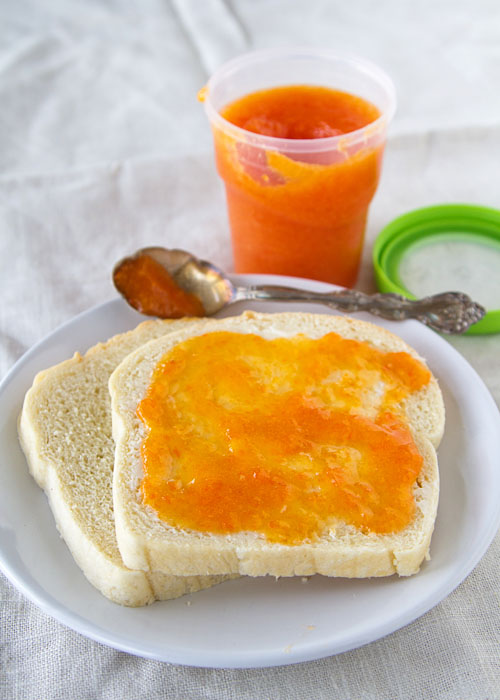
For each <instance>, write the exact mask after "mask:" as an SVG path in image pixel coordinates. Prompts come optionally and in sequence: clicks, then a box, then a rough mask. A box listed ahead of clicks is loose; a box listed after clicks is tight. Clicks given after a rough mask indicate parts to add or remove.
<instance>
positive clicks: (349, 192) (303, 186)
mask: <svg viewBox="0 0 500 700" xmlns="http://www.w3.org/2000/svg"><path fill="white" fill-rule="evenodd" d="M292 79H298V80H297V82H295V81H294V82H292ZM299 80H300V82H298V81H299ZM201 99H203V100H204V102H205V105H206V110H207V114H208V116H209V119H210V122H211V125H212V130H213V135H214V143H215V157H216V163H217V168H218V171H219V174H220V175H221V177H222V179H223V181H224V184H225V187H226V199H227V206H228V215H229V222H230V228H231V236H232V244H233V253H234V262H235V269H236V271H237V272H251V273H274V274H284V275H293V276H300V277H308V278H314V279H320V280H324V281H327V282H333V283H336V284H340V285H344V286H352V285H353V284H354V283H355V281H356V277H357V273H358V268H359V263H360V257H361V253H362V248H363V240H364V233H365V227H366V219H367V214H368V206H369V204H370V202H371V200H372V198H373V195H374V194H375V191H376V189H377V185H378V181H379V176H380V169H381V161H382V153H383V149H384V145H385V134H386V127H387V123H388V121H389V119H390V117H391V116H392V110H393V107H394V104H393V103H394V97H393V93H392V85H391V84H390V81H388V79H387V78H386V77H385V76H384V75H383V74H381V72H378V69H376V68H375V67H373V66H371V64H366V63H365V62H362V61H360V60H359V59H343V58H341V57H338V56H336V55H335V54H331V53H330V52H317V51H314V50H302V51H296V52H293V51H292V52H291V53H290V52H289V51H288V50H284V51H280V50H278V51H271V52H265V51H264V52H257V53H255V54H250V55H248V56H245V57H242V58H240V59H236V61H233V62H230V63H229V64H227V65H226V66H224V67H223V68H221V69H220V70H219V71H218V72H217V73H216V74H215V75H214V76H213V78H212V79H211V80H210V81H209V83H208V86H207V89H206V90H205V91H203V95H202V97H201Z"/></svg>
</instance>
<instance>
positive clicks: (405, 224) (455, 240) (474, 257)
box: [373, 204, 500, 335]
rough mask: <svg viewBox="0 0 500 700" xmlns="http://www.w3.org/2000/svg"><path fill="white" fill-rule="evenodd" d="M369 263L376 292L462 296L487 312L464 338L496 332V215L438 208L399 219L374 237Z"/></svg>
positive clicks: (499, 301)
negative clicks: (370, 262)
mask: <svg viewBox="0 0 500 700" xmlns="http://www.w3.org/2000/svg"><path fill="white" fill-rule="evenodd" d="M373 264H374V268H375V279H376V282H377V286H378V288H379V290H380V291H381V292H395V293H396V294H402V295H403V296H406V297H408V298H410V299H416V298H420V297H424V296H428V295H429V294H438V293H439V292H465V293H466V294H468V295H469V296H470V297H471V299H473V300H474V301H476V302H478V303H479V304H481V305H482V306H484V307H485V309H486V315H485V316H484V317H483V318H482V319H481V320H480V321H478V323H475V324H474V325H473V326H471V327H470V329H469V330H468V331H467V334H468V335H480V334H486V333H499V332H500V211H499V210H497V209H490V208H488V207H480V206H475V205H471V204H441V205H438V206H432V207H425V208H423V209H416V210H415V211H412V212H409V213H408V214H404V215H403V216H400V217H398V218H397V219H395V220H394V221H392V222H391V223H390V224H388V226H386V227H385V228H384V229H383V230H382V231H381V232H380V234H379V235H378V237H377V239H376V241H375V244H374V248H373Z"/></svg>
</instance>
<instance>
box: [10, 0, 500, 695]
mask: <svg viewBox="0 0 500 700" xmlns="http://www.w3.org/2000/svg"><path fill="white" fill-rule="evenodd" d="M284 45H310V46H321V47H329V48H335V49H338V50H344V51H345V50H347V51H351V52H354V53H358V54H361V55H364V56H366V57H367V58H369V59H371V60H373V61H375V62H376V63H378V64H379V65H381V66H382V67H383V68H385V69H386V70H387V71H388V72H389V73H390V74H391V76H392V77H393V79H394V81H395V83H396V87H397V92H398V111H397V114H396V117H395V119H394V122H393V124H392V126H391V130H390V139H389V144H388V147H387V153H386V158H385V163H384V171H383V177H382V181H381V184H380V188H379V191H378V193H377V195H376V198H375V200H374V202H373V206H372V209H371V213H370V220H369V227H368V233H367V242H366V249H365V256H364V262H363V268H362V273H361V275H360V279H359V281H358V285H357V286H358V288H360V289H363V290H365V291H374V290H375V286H374V281H373V273H372V267H371V247H372V244H373V240H374V238H375V236H376V235H377V233H378V232H379V231H380V230H381V228H382V227H383V226H384V225H385V224H387V223H388V222H389V221H390V220H391V219H393V218H394V217H395V216H397V215H399V214H401V213H404V212H406V211H409V210H411V209H414V208H416V207H419V206H424V205H428V204H433V203H444V202H469V203H479V204H484V205H488V206H493V207H498V206H500V89H499V85H500V4H499V3H498V2H497V0H455V1H454V2H450V1H449V0H435V1H433V0H423V1H421V2H412V3H410V2H408V1H407V0H401V1H398V0H378V2H373V0H353V1H352V2H345V0H344V1H341V0H307V2H305V1H304V2H302V1H301V0H266V1H264V0H142V2H137V3H133V2H127V1H126V0H87V2H78V1H77V0H73V1H72V0H52V1H51V2H36V0H17V1H16V2H8V0H6V1H5V2H3V3H1V5H0V251H1V255H0V285H1V302H0V373H1V375H2V376H4V375H5V374H6V372H7V371H8V370H9V369H10V367H11V366H12V365H13V364H14V363H15V362H16V360H18V358H20V357H21V355H22V354H23V353H24V352H25V351H26V350H27V349H28V348H30V346H32V345H33V344H34V343H35V342H37V341H38V340H40V339H41V338H43V337H44V336H45V335H47V334H48V333H50V332H51V331H53V330H54V329H55V328H56V327H57V326H59V325H60V324H61V323H63V322H64V321H66V320H68V319H70V318H72V317H73V316H74V315H75V314H77V313H79V312H81V311H83V310H85V309H88V308H90V307H91V306H93V305H95V304H98V303H100V302H103V301H106V300H108V299H112V298H114V296H115V292H114V290H113V287H112V284H111V282H110V270H111V268H112V265H113V263H114V262H115V261H116V260H117V259H118V258H120V257H122V256H123V255H125V254H127V253H129V252H131V251H133V250H135V249H136V248H139V247H141V246H143V245H154V244H159V245H165V246H168V247H182V248H186V249H189V250H193V251H195V252H197V253H198V254H200V255H201V256H202V257H206V258H208V259H211V260H213V261H214V262H215V263H217V264H219V265H220V266H221V267H223V268H225V269H227V270H231V266H232V259H231V249H230V245H229V235H228V225H227V220H226V212H225V204H224V198H223V191H222V186H221V184H220V182H219V180H218V179H217V175H216V173H215V168H214V164H213V157H212V144H211V136H210V133H209V128H208V125H207V123H206V119H205V115H204V113H203V109H202V107H201V105H200V104H199V103H198V102H197V97H196V95H197V91H198V90H199V89H200V88H201V87H202V86H203V84H204V83H205V81H206V79H207V77H208V75H209V74H210V73H211V71H213V70H214V68H216V67H217V66H218V65H220V64H221V63H222V62H223V61H225V60H226V59H228V58H231V57H232V56H235V55H237V54H238V53H241V52H244V51H246V50H249V49H255V48H264V47H273V46H284ZM499 273H500V271H499ZM103 340H104V339H103ZM449 342H450V343H452V344H453V345H454V346H455V348H457V349H458V350H459V352H460V353H462V354H463V355H464V356H465V357H466V359H467V360H468V361H469V362H470V364H471V365H472V366H473V367H474V368H475V369H476V370H477V372H478V373H479V375H480V376H481V377H482V379H483V380H484V382H485V383H486V385H487V386H488V388H489V390H490V391H491V393H492V395H493V397H494V399H495V400H496V402H497V405H498V404H499V403H500V371H499V370H500V335H491V336H483V337H480V336H476V337H461V338H452V339H450V341H449ZM499 468H500V461H499ZM0 469H1V465H0ZM498 497H499V498H500V494H499V495H498ZM499 581H500V540H499V537H498V535H497V537H496V539H495V540H494V542H493V543H492V545H491V546H490V548H489V550H488V551H487V553H486V554H485V556H484V557H483V559H482V560H481V561H480V563H479V564H478V565H477V567H476V568H475V569H474V571H473V572H472V573H471V574H470V575H469V576H468V577H467V579H466V580H465V581H464V582H463V583H462V584H461V585H460V586H459V587H458V588H457V589H456V590H455V591H454V592H453V593H452V594H451V595H449V596H448V597H447V598H446V599H445V600H444V601H442V602H441V603H440V604H439V605H437V606H436V607H435V608H434V609H432V610H431V611H430V612H428V613H427V614H425V615H424V616H423V617H421V618H420V619H418V620H416V621H415V622H413V623H412V624H410V625H408V626H406V627H405V628H403V629H401V630H399V631H397V632H394V633H392V634H390V635H389V636H387V637H385V638H383V639H380V640H378V641H376V642H373V643H371V644H368V645H366V646H364V647H361V648H359V649H356V650H353V651H350V652H346V653H343V654H340V655H338V656H333V657H330V658H326V659H322V660H318V661H314V662H309V663H302V664H297V665H294V666H283V667H279V668H267V669H252V670H224V669H201V668H189V667H184V666H175V665H171V664H168V663H161V662H156V661H151V660H146V659H141V658H137V657H134V656H130V655H128V654H126V653H123V652H119V651H115V650H114V649H111V648H108V647H105V646H103V645H100V644H99V643H97V642H94V641H91V640H89V639H87V638H85V637H83V636H81V635H79V634H78V633H76V632H73V631H71V630H69V629H67V628H65V627H64V626H62V625H61V624H59V623H58V622H56V621H55V620H53V619H51V618H50V617H49V616H47V615H46V614H45V613H44V612H42V611H40V610H39V609H37V608H36V607H35V606H34V605H33V604H32V603H31V602H29V601H28V600H26V599H25V598H24V597H23V596H22V594H21V593H19V592H18V591H17V590H16V589H15V588H14V587H13V586H12V585H11V583H10V582H9V581H8V580H7V579H6V578H5V577H4V576H0V598H1V625H0V697H1V698H5V700H14V699H15V700H18V699H23V700H24V699H30V700H31V699H33V700H35V699H37V700H38V699H42V698H43V699H44V700H56V699H60V698H72V699H73V698H74V699H75V700H78V699H84V698H85V699H87V698H88V699H89V700H90V699H99V700H100V699H103V700H104V699H106V700H108V699H109V700H111V699H115V698H116V699H120V700H128V699H129V698H130V699H132V698H133V699H138V698H145V699H146V698H147V699H148V700H154V699H156V698H179V699H193V700H194V699H198V698H200V699H201V698H213V699H214V700H215V699H217V700H219V699H221V700H226V699H227V700H229V699H233V698H245V699H247V698H248V699H252V700H255V699H261V698H262V699H264V698H265V699H267V698H269V699H278V698H286V699H287V700H305V699H307V700H309V699H311V700H313V699H314V700H320V699H323V698H325V699H333V698H335V699H336V700H342V699H344V698H345V699H351V698H352V699H353V700H354V699H356V700H371V699H374V698H383V699H384V700H385V699H388V698H401V699H404V700H410V699H413V698H414V699H415V700H420V699H424V698H425V699H426V700H427V699H429V698H442V699H443V700H445V699H446V700H469V699H472V698H474V699H476V698H477V699H480V700H494V699H498V698H500V587H499Z"/></svg>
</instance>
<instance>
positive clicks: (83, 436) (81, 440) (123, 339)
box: [19, 321, 227, 606]
mask: <svg viewBox="0 0 500 700" xmlns="http://www.w3.org/2000/svg"><path fill="white" fill-rule="evenodd" d="M203 323H204V321H146V322H144V323H142V324H140V325H139V326H138V327H137V328H136V329H134V330H132V331H130V332H128V333H123V334H120V335H117V336H115V337H113V338H112V339H111V340H109V341H108V342H106V343H100V344H99V345H97V346H95V347H93V348H91V349H90V350H89V351H88V352H87V353H86V354H85V355H84V356H81V355H80V354H75V355H74V357H72V358H71V359H68V360H66V361H64V362H62V363H60V364H58V365H56V366H54V367H51V368H50V369H47V370H45V371H43V372H40V373H39V374H38V375H37V376H36V378H35V381H34V383H33V386H32V387H31V389H30V390H29V391H28V393H27V395H26V397H25V400H24V405H23V409H22V413H21V416H20V420H19V437H20V440H21V445H22V448H23V450H24V452H25V454H26V457H27V460H28V465H29V469H30V471H31V474H32V475H33V477H34V478H35V480H36V481H37V483H38V484H39V486H41V488H42V489H44V490H45V492H46V494H47V496H48V499H49V503H50V506H51V509H52V511H53V514H54V517H55V521H56V525H57V528H58V530H59V532H60V534H61V536H62V537H63V538H64V540H65V542H66V544H67V545H68V547H69V549H70V551H71V553H72V554H73V557H74V559H75V561H76V563H77V564H78V565H79V567H80V568H81V569H82V571H83V573H84V574H85V576H86V577H87V579H88V580H89V581H90V583H91V584H93V586H95V587H96V588H97V589H98V590H99V591H100V592H101V593H102V594H103V595H105V596H106V597H107V598H109V599H110V600H112V601H113V602H115V603H120V604H122V605H127V606H139V605H145V604H147V603H151V602H153V601H155V600H166V599H170V598H176V597H178V596H181V595H184V594H185V593H192V592H195V591H198V590H200V589H202V588H207V587H209V586H213V585H214V584H216V583H219V582H220V581H222V580H225V579H226V578H227V577H225V576H224V577H217V576H187V577H186V576H177V575H171V574H165V573H161V572H157V573H145V572H143V571H134V570H133V569H130V568H128V567H127V566H125V564H124V563H123V560H122V558H121V556H120V552H119V550H118V546H117V542H116V536H115V523H114V516H113V497H112V479H113V463H114V443H113V438H112V435H111V401H110V398H109V392H108V380H109V376H110V374H111V373H112V371H113V370H114V369H115V368H116V366H117V365H118V364H119V363H120V362H121V361H122V360H123V359H124V358H125V357H126V355H128V354H129V353H130V352H132V351H133V350H136V349H137V348H138V347H140V346H141V345H142V344H144V343H146V342H148V341H151V340H152V339H154V338H158V337H160V336H163V335H165V334H168V333H170V332H172V331H174V330H179V329H180V328H187V325H193V326H195V325H197V324H201V325H203Z"/></svg>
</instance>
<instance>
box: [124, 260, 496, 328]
mask: <svg viewBox="0 0 500 700" xmlns="http://www.w3.org/2000/svg"><path fill="white" fill-rule="evenodd" d="M140 255H148V256H150V257H151V258H153V260H156V261H157V262H158V263H160V265H162V267H163V268H164V269H165V270H166V271H167V272H168V273H169V274H170V276H171V277H172V278H173V280H174V281H175V283H176V284H177V285H178V286H179V287H180V288H181V289H183V290H184V291H186V292H189V293H193V294H195V295H196V296H197V297H198V298H199V299H200V301H201V303H202V305H203V308H204V311H205V315H206V316H211V315H212V314H215V313H216V312H217V311H220V310H221V309H222V308H224V307H225V306H227V305H228V304H233V303H234V302H236V301H242V300H250V299H251V300H256V301H291V302H312V303H315V304H324V305H325V306H329V307H330V308H333V309H339V310H341V311H348V312H353V311H368V312H369V313H371V314H374V315H375V316H380V317H382V318H386V319H390V320H392V321H401V320H404V319H407V318H414V319H417V320H418V321H421V322H422V323H424V324H425V325H426V326H430V327H431V328H433V329H434V330H436V331H440V332H442V333H449V334H460V333H464V332H465V331H466V330H467V329H468V328H469V327H470V326H471V325H472V324H473V323H476V322H477V321H479V320H480V319H481V318H482V317H483V316H484V314H485V313H486V311H485V309H484V308H483V307H482V306H480V305H479V304H477V303H476V302H474V301H472V300H471V299H470V298H469V297H468V296H467V295H466V294H463V293H462V292H444V293H442V294H435V295H433V296H428V297H424V298H423V299H418V300H410V299H407V298H405V297H403V296H400V295H399V294H365V293H363V292H360V291H357V290H354V289H341V290H339V291H332V292H326V293H318V292H309V291H307V290H304V289H295V288H292V287H284V286H281V285H252V286H248V287H238V286H235V285H234V284H233V283H232V282H231V281H230V280H229V279H228V278H227V277H226V276H225V275H224V273H223V272H221V270H219V269H218V268H217V267H215V265H212V263H210V262H207V261H206V260H199V259H198V258H196V257H195V256H194V255H192V254H191V253H188V252H186V251H184V250H177V249H167V248H160V247H149V248H142V249H141V250H139V251H137V253H136V254H135V255H134V256H132V258H125V259H124V260H121V261H120V262H119V263H118V264H117V265H116V266H115V269H114V271H113V279H114V281H115V285H116V286H117V289H118V291H119V292H120V293H121V294H122V295H123V296H124V298H125V299H126V301H127V302H128V303H129V304H131V306H134V303H133V302H132V301H131V300H129V299H128V298H127V296H126V295H125V294H124V291H123V289H120V286H119V285H118V284H117V281H116V272H117V271H118V270H119V269H120V266H121V265H122V264H123V263H125V262H126V261H130V260H131V259H135V258H137V257H138V256H140ZM134 308H135V307H134Z"/></svg>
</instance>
